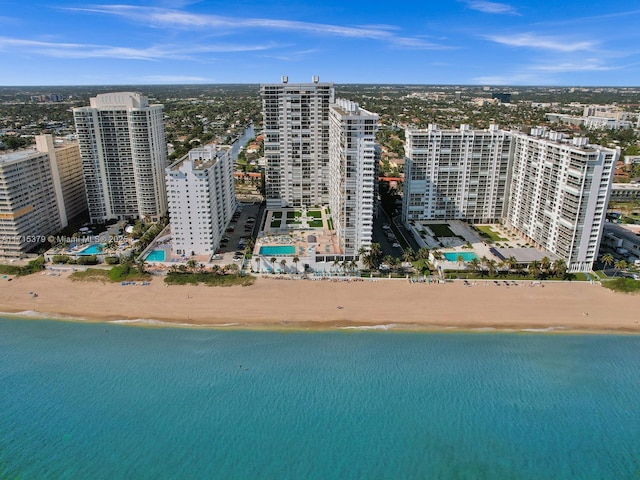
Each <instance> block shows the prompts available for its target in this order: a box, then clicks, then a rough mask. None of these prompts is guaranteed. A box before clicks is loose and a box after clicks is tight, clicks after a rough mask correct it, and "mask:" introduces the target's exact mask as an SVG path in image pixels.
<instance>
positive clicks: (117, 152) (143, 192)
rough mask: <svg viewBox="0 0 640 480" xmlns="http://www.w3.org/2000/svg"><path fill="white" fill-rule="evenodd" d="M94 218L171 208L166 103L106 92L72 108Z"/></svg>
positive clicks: (145, 216) (148, 215) (157, 214)
mask: <svg viewBox="0 0 640 480" xmlns="http://www.w3.org/2000/svg"><path fill="white" fill-rule="evenodd" d="M73 115H74V119H75V123H76V131H77V134H78V142H79V145H80V155H81V157H82V168H83V174H84V180H85V185H86V188H87V201H88V205H89V216H90V218H91V221H92V222H95V223H102V222H105V221H107V220H111V219H132V218H139V219H141V220H145V221H158V220H159V219H160V218H161V217H162V216H164V215H165V214H166V212H167V198H166V192H165V177H164V170H165V168H166V167H167V166H168V160H167V144H166V141H165V134H164V123H163V106H162V105H149V100H148V98H147V97H145V96H143V95H141V94H140V93H131V92H120V93H105V94H100V95H97V96H96V97H94V98H91V106H89V107H80V108H74V109H73Z"/></svg>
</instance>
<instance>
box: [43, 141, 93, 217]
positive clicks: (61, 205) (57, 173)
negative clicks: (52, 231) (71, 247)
mask: <svg viewBox="0 0 640 480" xmlns="http://www.w3.org/2000/svg"><path fill="white" fill-rule="evenodd" d="M36 149H37V151H38V152H42V153H46V154H47V155H49V161H50V166H51V175H52V178H53V186H54V189H55V192H56V201H57V204H58V212H59V215H60V223H61V226H62V228H64V227H66V226H67V225H68V224H69V220H72V219H74V218H77V217H79V216H80V215H82V214H84V213H85V212H86V211H87V192H86V190H85V187H84V179H83V176H82V160H81V158H80V148H79V147H78V142H76V141H69V140H65V139H58V138H56V139H54V138H53V136H52V135H49V134H46V135H37V136H36Z"/></svg>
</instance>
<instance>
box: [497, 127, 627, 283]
mask: <svg viewBox="0 0 640 480" xmlns="http://www.w3.org/2000/svg"><path fill="white" fill-rule="evenodd" d="M513 141H514V152H513V173H512V180H511V188H510V191H509V207H508V211H507V214H506V219H505V224H506V225H507V226H509V227H511V228H512V229H514V230H515V231H516V232H518V233H520V234H521V235H524V236H525V237H526V238H528V239H529V240H531V241H532V242H534V243H535V244H536V245H538V246H540V247H543V248H545V249H546V250H548V251H549V252H552V253H554V254H556V255H558V256H559V257H560V258H562V259H564V260H565V261H566V263H567V267H568V269H569V271H586V270H591V268H592V267H593V262H594V260H595V259H596V257H597V254H598V248H599V246H600V240H601V238H602V229H603V223H604V220H605V214H606V208H607V203H608V201H609V194H610V187H611V182H612V178H613V170H614V166H615V164H616V161H617V160H618V158H619V157H620V150H619V149H616V150H613V149H609V148H604V147H600V146H597V145H589V144H588V143H587V139H586V138H574V139H573V140H572V141H568V140H566V139H565V138H564V137H563V135H562V134H560V133H556V132H551V133H546V132H545V131H544V129H533V130H532V131H531V136H529V135H526V134H522V133H514V134H513Z"/></svg>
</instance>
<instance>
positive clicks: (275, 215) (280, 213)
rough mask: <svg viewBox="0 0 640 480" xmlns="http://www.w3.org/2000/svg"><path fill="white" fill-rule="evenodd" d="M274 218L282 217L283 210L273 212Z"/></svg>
mask: <svg viewBox="0 0 640 480" xmlns="http://www.w3.org/2000/svg"><path fill="white" fill-rule="evenodd" d="M271 217H272V218H282V212H273V214H272V215H271Z"/></svg>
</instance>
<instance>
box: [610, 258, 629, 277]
mask: <svg viewBox="0 0 640 480" xmlns="http://www.w3.org/2000/svg"><path fill="white" fill-rule="evenodd" d="M613 267H614V268H615V269H616V273H614V274H613V276H614V277H615V276H616V275H617V274H618V272H619V271H620V270H624V269H625V268H627V262H625V261H624V260H618V261H617V262H616V263H615V264H614V265H613Z"/></svg>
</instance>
